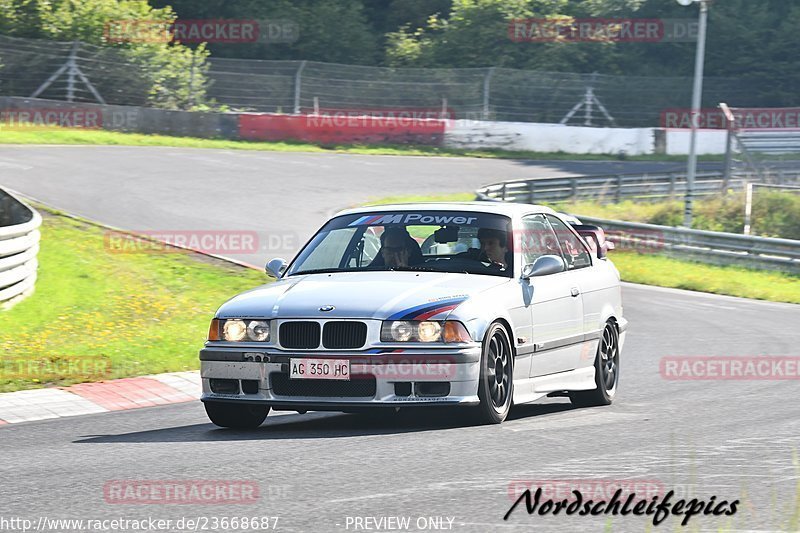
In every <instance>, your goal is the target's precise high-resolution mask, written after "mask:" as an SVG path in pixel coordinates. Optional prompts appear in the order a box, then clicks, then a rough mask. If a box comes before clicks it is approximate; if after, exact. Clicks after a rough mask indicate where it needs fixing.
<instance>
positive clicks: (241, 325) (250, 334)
mask: <svg viewBox="0 0 800 533" xmlns="http://www.w3.org/2000/svg"><path fill="white" fill-rule="evenodd" d="M220 323H221V324H222V328H221V330H222V338H221V339H220V338H219V337H218V336H217V335H215V332H216V331H219V329H218V328H219V324H220ZM208 340H223V341H232V342H241V341H246V340H249V341H254V342H268V341H269V322H268V321H266V320H240V319H238V318H234V319H231V320H218V319H214V320H213V321H212V322H211V328H210V330H209V335H208Z"/></svg>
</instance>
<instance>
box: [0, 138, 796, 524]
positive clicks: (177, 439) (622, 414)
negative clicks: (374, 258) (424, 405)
mask: <svg viewBox="0 0 800 533" xmlns="http://www.w3.org/2000/svg"><path fill="white" fill-rule="evenodd" d="M251 157H252V159H250V158H251ZM221 162H227V163H228V167H225V166H223V165H222V163H221ZM101 163H103V164H107V165H108V167H107V168H98V167H96V165H98V164H101ZM487 163H488V164H487ZM237 164H238V165H239V167H238V168H234V167H233V165H237ZM612 164H613V163H612ZM557 165H558V166H559V167H560V168H557V167H556V164H553V165H552V166H549V165H543V164H541V163H537V164H536V165H533V164H524V163H522V164H515V163H514V162H510V161H508V162H506V161H488V162H485V161H467V160H458V159H456V160H449V159H448V160H444V159H436V160H428V159H409V160H408V161H406V160H400V159H397V158H388V159H385V160H384V158H381V157H377V158H364V157H360V156H346V157H343V156H339V155H328V154H322V155H311V154H252V155H250V154H244V153H233V152H213V153H205V152H196V153H195V152H191V151H189V150H177V149H155V150H148V149H133V148H100V147H98V148H85V149H84V148H73V147H69V148H56V147H52V148H17V147H3V148H0V172H1V174H0V176H1V177H0V184H2V185H5V186H9V187H11V188H13V189H16V190H19V191H21V192H24V193H27V194H29V195H31V196H34V197H36V198H38V199H40V200H43V201H46V202H48V203H51V204H54V205H57V206H58V207H61V208H64V209H67V210H69V211H74V212H77V213H79V214H82V215H85V216H89V217H91V218H95V219H98V220H102V221H104V222H107V223H111V224H114V225H116V226H120V227H127V228H131V229H135V228H141V224H142V223H143V222H146V223H148V224H152V225H153V226H154V227H157V225H158V224H169V225H170V226H171V227H176V226H177V225H178V224H187V225H188V224H192V223H194V224H211V223H216V222H218V221H224V222H225V223H230V224H237V223H245V222H246V223H248V224H249V226H248V227H253V228H255V227H257V225H258V223H259V221H261V222H262V223H263V222H265V221H266V222H269V221H273V220H278V221H280V220H281V219H280V216H281V214H285V215H286V216H287V217H288V219H287V220H286V221H285V222H286V223H287V225H286V226H284V227H286V228H292V227H295V225H294V224H293V223H295V222H296V223H297V227H301V226H302V227H303V228H307V227H308V228H312V229H313V228H314V227H316V226H317V225H319V224H320V223H321V222H322V221H323V219H324V218H325V216H326V215H327V213H328V212H329V211H330V210H331V209H335V208H338V207H341V205H332V204H342V203H349V204H356V203H358V202H360V201H361V200H362V199H364V198H371V197H377V196H381V195H384V194H396V193H397V192H398V188H400V190H402V188H403V187H418V188H421V190H422V191H431V192H441V191H459V190H464V189H465V188H466V189H469V188H472V187H475V186H478V185H481V184H482V183H485V182H486V181H487V178H488V180H493V179H497V178H498V177H501V176H499V174H505V176H502V177H516V176H519V175H536V174H535V173H536V172H540V173H545V174H548V175H552V173H554V172H558V171H561V172H563V173H565V174H572V173H576V172H577V170H576V168H575V167H571V166H570V165H569V164H567V163H558V164H557ZM592 165H594V164H592ZM608 166H609V165H607V164H602V163H601V164H597V167H596V168H595V170H593V171H592V172H594V173H597V172H605V171H606V168H607V167H608ZM20 167H26V168H20ZM162 167H164V170H162V171H159V169H161V168H162ZM323 167H324V168H325V171H324V172H323V171H322V170H321V168H323ZM244 168H247V169H250V170H248V171H247V172H245V171H244ZM585 168H589V169H590V168H591V166H587V167H585ZM511 173H515V174H513V175H509V174H511ZM398 174H403V175H404V176H405V177H404V178H403V179H398V178H397V177H396V176H397V175H398ZM412 174H413V175H412ZM309 175H310V176H311V177H308V176H309ZM291 176H294V178H292V177H291ZM83 186H87V187H88V188H89V190H88V191H82V190H81V188H82V187H83ZM214 186H216V187H217V190H218V192H217V193H216V194H215V195H209V190H210V189H211V188H213V187H214ZM362 187H368V188H367V190H362ZM354 190H355V191H360V192H352V191H354ZM258 191H263V192H262V193H259V192H258ZM270 194H278V195H279V198H282V200H281V201H280V202H270V200H269V198H270ZM174 197H180V198H182V200H181V201H180V202H176V201H174ZM101 199H102V201H101ZM340 199H343V200H345V202H340V201H339V200H340ZM274 211H277V213H274ZM265 212H266V214H265ZM290 215H291V216H290ZM188 227H191V226H188ZM201 227H208V226H201ZM312 229H309V230H305V229H303V230H298V231H311V230H312ZM623 297H624V305H625V315H626V317H627V318H628V319H629V320H630V322H631V326H630V330H629V334H628V339H627V344H626V346H625V349H624V351H623V358H622V364H621V368H622V374H621V375H622V378H621V383H620V393H619V396H618V398H617V401H616V402H615V403H614V405H612V406H610V407H604V408H592V409H573V408H572V407H571V406H570V405H569V403H568V402H566V401H565V400H564V399H560V398H553V399H549V400H547V401H545V402H543V403H540V404H536V405H530V406H519V407H517V408H516V409H515V410H514V411H513V412H512V416H511V419H510V420H508V421H506V422H505V423H504V424H502V425H500V426H473V425H470V423H469V421H468V420H466V419H464V418H463V417H462V416H459V415H458V413H453V412H443V413H429V414H424V413H419V412H409V413H401V414H400V415H399V416H396V417H392V416H382V417H370V416H366V415H342V414H336V413H308V414H305V415H299V414H291V413H290V414H284V413H282V414H277V415H276V414H271V415H270V416H269V417H268V418H267V422H265V424H264V425H263V426H262V427H261V428H259V429H258V430H255V431H229V430H221V429H217V428H215V427H214V426H212V425H211V424H210V423H209V422H208V421H207V419H206V417H205V414H204V412H203V408H202V406H201V405H200V404H199V402H198V403H189V404H182V405H175V406H165V407H156V408H146V409H139V410H133V411H126V412H118V413H106V414H100V415H88V416H81V417H74V418H64V419H58V420H48V421H42V422H31V423H22V424H15V425H10V426H6V427H3V428H0V454H2V455H1V456H2V458H3V460H2V461H0V480H2V481H0V502H1V503H0V519H2V518H6V519H8V518H11V517H21V518H27V519H30V520H33V522H34V524H37V523H38V521H39V519H40V518H42V517H47V518H48V519H54V518H75V519H81V518H82V519H113V518H120V517H122V518H128V519H146V518H148V517H152V518H156V519H172V520H178V519H180V518H182V517H184V518H195V519H196V518H198V517H206V518H207V519H209V520H213V519H214V518H217V519H219V518H220V517H242V516H248V517H262V516H269V517H275V516H277V517H280V518H279V521H278V524H277V529H276V530H277V531H293V532H294V531H322V532H328V531H331V532H336V531H389V530H391V529H389V528H388V527H387V525H388V524H386V523H384V524H383V527H381V528H375V527H374V526H375V524H374V523H371V522H370V526H372V527H371V528H370V529H365V528H364V527H362V528H360V529H357V528H356V521H355V518H361V519H362V520H363V519H364V518H366V517H375V518H376V519H380V518H381V517H390V516H402V517H410V519H411V523H410V527H409V530H410V531H419V530H425V529H417V525H418V523H417V521H418V520H420V519H422V520H425V519H427V518H429V517H433V518H436V517H441V519H442V521H443V525H444V527H445V530H448V529H446V528H447V527H448V519H449V518H452V519H453V522H452V524H451V525H450V526H449V527H450V529H449V531H470V532H472V531H475V532H483V531H609V530H611V531H643V530H650V531H654V530H655V531H658V530H664V531H677V530H682V528H681V527H680V526H679V522H680V520H681V518H680V517H675V516H670V517H668V518H667V519H666V520H665V521H664V522H663V523H662V524H661V525H660V526H659V527H657V528H654V527H653V526H652V523H651V522H650V519H651V517H641V516H632V515H629V516H605V515H604V516H600V517H579V516H563V515H559V516H555V517H554V516H546V517H542V516H539V515H538V514H534V515H531V516H528V515H527V513H525V510H524V508H522V507H520V508H518V509H517V510H516V511H515V512H514V513H512V514H511V516H510V518H509V520H507V521H504V520H503V515H504V514H505V513H506V511H507V510H508V509H509V508H510V507H511V504H512V498H511V497H510V496H509V490H513V488H514V487H517V486H519V485H520V484H525V483H530V484H531V485H532V486H534V487H536V486H537V485H545V484H546V483H547V482H548V481H550V482H552V480H562V481H567V480H569V482H570V483H573V484H574V483H576V482H577V481H579V480H580V481H581V482H582V483H583V484H584V486H585V487H589V488H590V489H591V487H594V489H591V490H596V491H600V492H603V493H604V494H608V492H607V487H608V486H611V485H613V484H615V483H622V484H625V483H630V482H632V481H637V482H638V483H639V485H636V486H639V487H641V486H646V487H650V488H652V487H653V486H655V487H658V490H659V491H662V492H666V491H668V490H674V491H675V494H676V497H678V498H681V497H684V498H686V499H689V498H693V497H696V498H699V499H704V500H706V501H708V500H709V499H710V498H711V497H712V496H716V501H717V502H719V501H721V500H728V501H731V500H734V499H740V500H741V502H740V505H739V510H738V512H737V513H736V515H734V516H732V517H712V516H706V517H694V518H692V519H691V521H690V522H689V524H690V526H694V527H693V529H692V530H705V529H709V530H714V531H717V530H719V529H720V528H724V529H725V530H748V531H751V530H793V529H797V528H798V522H797V512H798V511H797V509H798V503H800V465H798V462H797V461H798V459H797V456H798V448H800V446H799V445H800V416H799V415H800V402H798V398H799V397H800V394H798V393H800V384H799V382H798V381H797V380H745V381H722V380H710V381H692V380H670V379H665V378H664V377H663V376H662V375H661V374H660V372H659V367H660V362H661V361H662V358H664V357H675V356H685V357H692V358H695V357H701V356H708V355H715V356H761V355H772V356H797V355H798V347H797V344H798V343H797V341H798V333H797V324H800V306H793V305H787V304H775V303H766V302H756V301H751V300H743V299H737V298H728V297H720V296H712V295H704V294H697V293H689V292H684V291H673V290H667V289H657V288H648V287H642V286H636V285H626V286H625V287H624V296H623ZM131 479H133V480H249V481H256V482H257V483H258V485H259V488H260V497H259V498H258V500H257V501H256V502H255V503H251V504H239V505H230V504H208V503H204V504H184V505H175V504H160V503H157V504H147V505H143V504H136V505H132V504H118V503H109V502H108V501H107V499H106V498H104V491H103V488H104V485H105V484H106V483H107V482H109V481H110V480H131ZM348 517H349V518H348ZM793 520H794V521H793ZM210 523H211V522H206V525H208V524H210ZM361 524H362V525H365V524H366V523H365V522H363V521H362V522H361ZM419 524H421V525H425V524H422V522H420V523H419ZM694 528H696V529H694ZM198 529H201V528H198ZM6 530H9V531H10V530H11V529H10V528H7V529H6ZM69 530H70V531H73V530H74V531H78V530H79V529H77V528H75V527H73V528H71V529H69ZM84 530H85V529H84ZM166 530H168V531H178V530H179V529H177V528H176V527H175V524H174V522H173V525H172V526H171V528H169V529H166ZM184 530H186V528H184ZM226 530H228V531H234V530H235V529H231V528H230V527H228V528H226ZM249 530H254V529H252V528H251V529H249ZM427 530H434V529H431V528H430V527H429V528H428V529H427ZM50 531H56V529H50Z"/></svg>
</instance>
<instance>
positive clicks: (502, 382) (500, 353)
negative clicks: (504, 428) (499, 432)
mask: <svg viewBox="0 0 800 533" xmlns="http://www.w3.org/2000/svg"><path fill="white" fill-rule="evenodd" d="M513 364H514V353H513V352H512V350H511V343H510V342H509V340H508V334H507V333H506V330H505V329H504V328H503V326H501V325H500V324H498V323H494V324H492V325H491V326H490V327H489V331H487V333H486V337H485V338H484V340H483V353H482V355H481V375H480V381H479V383H478V398H480V401H481V403H480V405H479V406H478V407H476V408H475V419H476V421H478V422H480V423H484V424H500V423H501V422H502V421H503V420H505V419H506V417H507V416H508V412H509V411H510V410H511V397H512V394H513V392H514V383H513V375H514V374H513Z"/></svg>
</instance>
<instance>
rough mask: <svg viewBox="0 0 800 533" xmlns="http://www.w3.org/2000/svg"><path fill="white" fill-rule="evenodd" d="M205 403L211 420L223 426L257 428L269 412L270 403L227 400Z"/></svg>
mask: <svg viewBox="0 0 800 533" xmlns="http://www.w3.org/2000/svg"><path fill="white" fill-rule="evenodd" d="M203 405H204V406H205V408H206V414H207V415H208V418H209V420H211V422H212V423H214V424H215V425H217V426H220V427H223V428H235V429H253V428H257V427H258V426H260V425H261V423H262V422H263V421H264V419H265V418H267V415H268V414H269V406H268V405H253V404H239V403H227V402H204V403H203Z"/></svg>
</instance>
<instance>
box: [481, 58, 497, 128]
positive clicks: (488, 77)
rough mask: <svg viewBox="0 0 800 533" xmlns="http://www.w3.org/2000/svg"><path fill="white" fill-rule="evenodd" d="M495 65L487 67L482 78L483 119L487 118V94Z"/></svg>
mask: <svg viewBox="0 0 800 533" xmlns="http://www.w3.org/2000/svg"><path fill="white" fill-rule="evenodd" d="M494 70H495V67H489V70H487V71H486V76H484V78H483V120H489V94H490V87H491V83H492V76H493V75H494Z"/></svg>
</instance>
